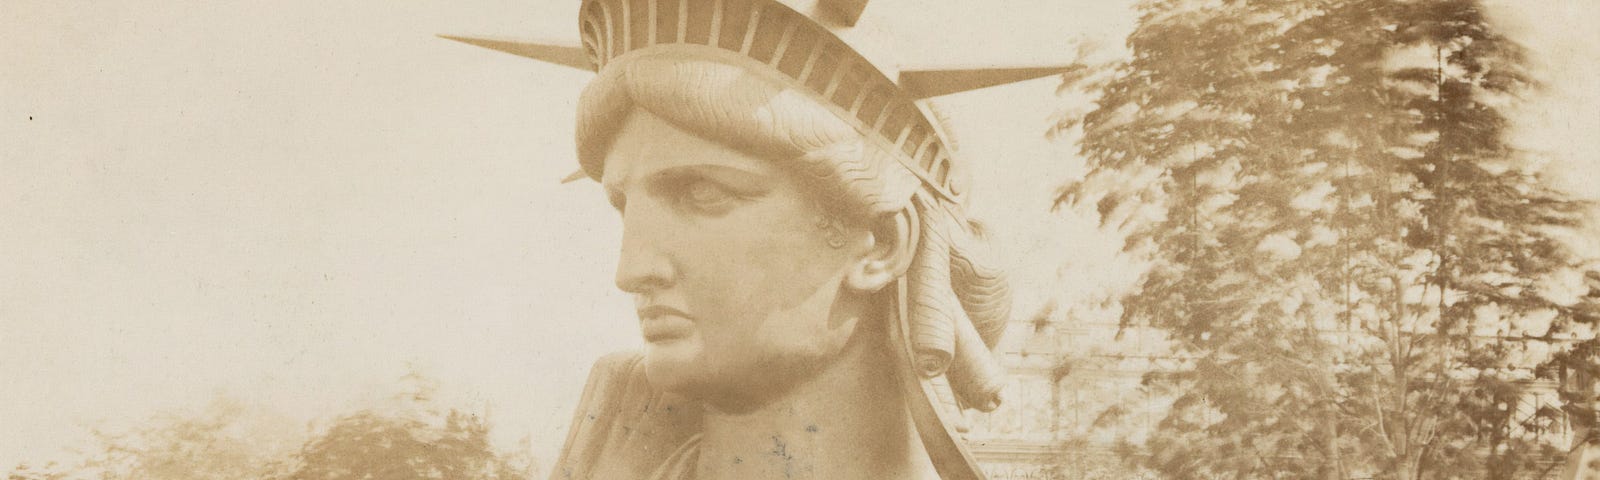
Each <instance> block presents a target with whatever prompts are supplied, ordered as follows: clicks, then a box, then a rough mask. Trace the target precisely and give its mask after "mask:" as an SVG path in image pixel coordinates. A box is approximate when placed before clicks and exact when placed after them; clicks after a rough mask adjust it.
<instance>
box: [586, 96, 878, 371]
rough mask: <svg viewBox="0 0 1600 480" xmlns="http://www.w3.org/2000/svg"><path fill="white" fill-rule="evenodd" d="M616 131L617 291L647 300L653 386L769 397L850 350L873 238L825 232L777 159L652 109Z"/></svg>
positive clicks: (612, 192)
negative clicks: (855, 277) (859, 277)
mask: <svg viewBox="0 0 1600 480" xmlns="http://www.w3.org/2000/svg"><path fill="white" fill-rule="evenodd" d="M616 135H617V136H616V138H615V139H614V141H613V142H612V146H611V150H610V152H609V154H608V155H607V156H606V160H605V170H604V173H603V175H602V179H601V181H602V183H603V184H604V186H605V188H606V191H607V193H608V195H609V196H610V199H611V202H612V205H613V206H615V207H616V209H617V211H618V212H619V213H620V215H621V217H622V225H623V238H622V253H621V258H620V260H619V262H618V265H617V272H616V282H617V286H618V287H619V288H621V289H622V290H624V291H627V292H630V293H633V294H634V296H635V299H636V306H637V307H638V311H639V317H640V329H641V331H642V333H643V335H644V340H645V342H646V347H645V352H644V365H645V372H646V376H647V377H648V378H649V380H650V381H651V383H652V384H653V385H655V386H657V387H659V388H664V389H666V390H668V391H675V392H678V393H683V394H687V395H689V396H691V397H699V398H703V399H708V400H712V401H717V400H724V401H729V402H749V401H759V399H760V397H763V396H768V395H777V394H779V393H780V392H781V391H782V390H783V388H784V387H785V386H786V385H792V384H794V382H797V381H799V380H801V379H803V378H804V377H805V376H806V375H807V374H808V373H809V372H812V371H814V369H815V368H818V367H820V366H823V365H826V363H827V362H828V361H829V360H830V359H831V358H833V357H834V356H836V355H837V354H838V353H839V352H840V351H841V350H842V349H843V348H844V345H845V343H846V340H848V338H849V337H850V335H851V333H852V331H853V330H854V329H855V324H856V315H855V314H853V313H852V311H853V310H854V309H857V307H859V304H860V303H862V301H861V300H860V298H859V297H860V296H861V295H862V294H861V293H858V292H855V291H853V290H852V289H850V288H848V286H847V285H848V282H847V281H846V279H847V277H848V276H849V272H850V270H851V268H852V267H853V266H856V265H858V264H859V263H860V259H861V258H862V257H863V256H865V255H867V254H868V253H869V252H870V251H871V249H872V246H871V243H872V242H871V241H870V237H871V236H870V233H868V232H867V231H866V230H865V229H858V228H855V227H844V228H841V229H838V230H833V229H830V228H826V227H827V226H828V225H829V222H827V220H826V219H827V218H829V217H828V215H827V213H828V212H825V211H824V210H823V209H822V207H821V206H820V203H819V202H818V201H816V199H815V198H814V197H813V196H812V194H811V193H810V192H809V191H808V190H806V189H805V188H804V187H803V186H802V184H801V183H799V182H798V178H797V177H796V176H795V175H794V174H793V173H791V172H790V171H788V170H786V169H784V168H783V167H781V166H780V165H778V164H776V163H775V162H773V161H772V160H768V159H764V158H760V157H756V156H752V155H748V154H745V153H742V152H739V151H736V150H733V149H731V148H728V147H724V146H723V145H721V144H718V143H715V142H712V141H709V140H706V139H702V138H700V137H697V136H695V135H692V134H690V133H687V132H685V131H683V130H680V129H678V128H676V127H674V126H673V125H671V124H669V123H667V122H666V121H664V120H662V119H660V118H659V117H656V116H654V115H652V114H649V113H648V112H644V111H639V110H636V111H634V112H633V113H631V114H629V116H628V118H627V120H626V121H625V123H624V125H623V126H622V127H621V128H620V129H619V131H618V133H617V134H616ZM830 239H831V240H832V241H833V245H834V246H830V244H829V243H830ZM842 287H843V288H842Z"/></svg>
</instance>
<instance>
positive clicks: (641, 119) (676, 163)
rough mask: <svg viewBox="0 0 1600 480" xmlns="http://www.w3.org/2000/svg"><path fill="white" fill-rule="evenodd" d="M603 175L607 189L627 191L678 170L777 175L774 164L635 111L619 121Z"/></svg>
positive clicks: (659, 118)
mask: <svg viewBox="0 0 1600 480" xmlns="http://www.w3.org/2000/svg"><path fill="white" fill-rule="evenodd" d="M620 122H621V125H619V126H618V128H617V134H616V138H615V140H613V142H612V145H611V149H610V152H608V153H607V154H606V157H605V158H606V161H605V165H604V167H603V170H602V171H603V173H602V175H601V179H600V180H601V183H603V184H604V185H605V186H606V188H607V189H610V190H619V189H623V188H626V187H627V185H629V184H630V183H631V182H633V181H635V180H636V179H638V178H640V177H642V176H645V175H649V174H650V173H651V172H657V171H662V170H668V169H674V168H679V167H693V166H705V167H724V168H736V169H739V170H743V171H747V172H751V173H761V174H776V173H777V172H776V168H777V166H776V165H775V164H774V162H772V161H770V160H768V159H765V158H761V157H758V156H755V155H752V154H749V153H746V152H743V151H740V150H736V149H733V148H731V147H728V146H725V145H723V144H721V143H718V142H714V141H711V140H708V139H706V138H703V137H700V136H698V135H695V134H693V133H690V132H688V131H685V130H683V129H680V128H678V127H676V126H674V125H672V123H671V122H668V121H666V120H665V119H662V118H661V117H659V116H657V115H655V114H653V113H650V112H649V111H647V110H641V109H635V110H633V111H632V112H629V113H628V114H627V115H626V116H625V117H623V119H622V120H621V121H620Z"/></svg>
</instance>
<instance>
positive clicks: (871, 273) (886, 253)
mask: <svg viewBox="0 0 1600 480" xmlns="http://www.w3.org/2000/svg"><path fill="white" fill-rule="evenodd" d="M907 215H909V213H908V212H906V211H904V210H902V211H900V212H897V213H895V214H894V215H886V216H884V217H881V218H879V219H877V220H875V221H874V222H873V224H872V230H871V231H870V232H868V235H869V236H868V239H867V251H866V253H864V254H863V255H862V256H861V258H860V259H858V260H857V263H856V265H855V266H854V268H852V269H851V270H850V274H849V276H848V278H846V279H845V282H846V284H848V285H849V286H850V288H853V289H856V290H860V291H863V292H875V291H878V290H880V289H882V288H883V287H885V286H887V285H889V284H890V283H893V282H894V281H895V280H896V279H898V278H900V276H901V275H905V273H906V270H907V269H909V268H911V257H912V251H911V241H912V236H911V221H910V218H908V217H907Z"/></svg>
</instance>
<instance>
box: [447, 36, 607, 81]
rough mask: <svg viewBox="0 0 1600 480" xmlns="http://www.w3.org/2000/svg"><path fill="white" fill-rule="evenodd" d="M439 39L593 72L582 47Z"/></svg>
mask: <svg viewBox="0 0 1600 480" xmlns="http://www.w3.org/2000/svg"><path fill="white" fill-rule="evenodd" d="M439 38H443V39H446V40H454V41H457V42H461V43H465V44H468V45H472V46H477V47H483V48H487V49H490V50H498V51H501V52H505V53H509V54H512V55H516V56H519V57H525V58H532V59H534V60H539V61H542V62H550V63H554V64H556V65H565V66H568V67H572V68H576V69H579V70H587V71H590V72H593V71H595V66H594V63H591V62H589V57H588V56H587V55H584V53H583V47H580V46H577V45H568V44H561V43H543V42H526V41H518V40H501V39H492V38H478V37H461V36H456V35H439Z"/></svg>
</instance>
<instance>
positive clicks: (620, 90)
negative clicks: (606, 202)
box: [577, 55, 920, 220]
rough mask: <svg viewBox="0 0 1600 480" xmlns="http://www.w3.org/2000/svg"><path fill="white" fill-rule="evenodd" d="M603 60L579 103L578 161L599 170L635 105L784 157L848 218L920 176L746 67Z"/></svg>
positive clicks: (874, 212)
mask: <svg viewBox="0 0 1600 480" xmlns="http://www.w3.org/2000/svg"><path fill="white" fill-rule="evenodd" d="M612 67H613V68H606V69H603V70H602V72H601V73H600V75H599V76H598V77H597V78H595V80H594V81H593V82H591V83H590V84H589V86H588V87H587V88H585V89H584V91H583V95H582V97H581V98H580V99H579V105H578V122H577V144H578V162H579V164H581V165H582V167H583V169H584V171H585V172H586V173H588V175H589V176H590V177H591V178H595V179H597V180H598V179H599V178H600V174H601V172H602V171H603V170H604V165H603V163H604V161H605V156H606V153H607V152H608V151H609V150H610V147H611V141H612V140H613V139H614V138H615V137H616V133H617V129H618V128H620V127H621V125H622V121H623V119H624V118H626V116H627V115H628V112H630V111H632V110H633V109H635V108H638V109H642V110H644V111H647V112H650V113H651V114H654V115H655V116H657V117H660V118H662V119H664V120H666V121H667V122H669V123H672V124H673V125H674V126H676V127H678V128H681V129H684V130H686V131H689V132H691V133H694V134H695V135H698V136H701V137H704V138H707V139H710V140H712V141H715V142H719V143H722V144H724V145H728V146H730V147H733V148H736V149H740V150H743V151H745V152H747V153H750V154H753V155H756V156H760V157H764V158H772V159H776V160H780V161H781V162H782V163H783V164H784V165H785V166H786V167H789V168H792V169H794V170H795V171H797V172H799V173H801V174H802V175H800V177H801V178H803V179H804V180H803V181H804V183H806V184H807V186H808V187H811V188H813V189H815V191H816V192H818V193H819V194H820V198H822V199H826V200H828V201H830V202H833V203H835V205H832V206H834V207H837V208H839V209H840V210H841V213H844V214H846V215H847V216H849V217H850V218H851V219H854V220H860V219H868V218H873V217H877V216H880V215H883V214H892V213H894V212H898V211H900V210H902V209H904V208H906V206H907V205H908V204H909V202H910V199H911V195H912V193H914V192H915V191H916V190H917V188H918V186H919V182H920V180H919V179H917V177H916V176H915V175H913V174H911V172H909V171H906V170H905V168H904V167H902V166H900V164H899V163H898V162H897V161H896V160H895V159H894V157H893V156H891V155H892V153H890V152H888V151H885V150H883V149H881V148H876V147H874V146H871V145H870V144H869V142H867V141H866V140H865V136H863V135H862V134H861V133H859V132H857V131H856V130H855V128H854V127H852V126H851V125H850V124H848V123H846V122H845V121H843V120H840V119H839V118H838V117H837V116H835V115H834V113H833V112H832V111H830V110H828V109H827V107H824V106H822V105H820V104H818V103H817V101H816V100H813V99H811V98H810V97H809V96H808V95H807V94H805V93H803V92H801V91H797V90H795V89H793V88H789V87H786V86H783V85H782V84H780V83H778V82H777V81H775V80H772V79H768V78H762V77H760V76H758V75H757V74H754V73H752V72H751V71H750V69H749V68H747V67H742V66H738V65H731V64H728V63H723V62H719V61H715V60H708V59H704V58H684V57H677V56H669V55H657V56H646V57H641V58H634V59H631V60H630V61H627V62H618V64H616V65H613V66H612Z"/></svg>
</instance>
